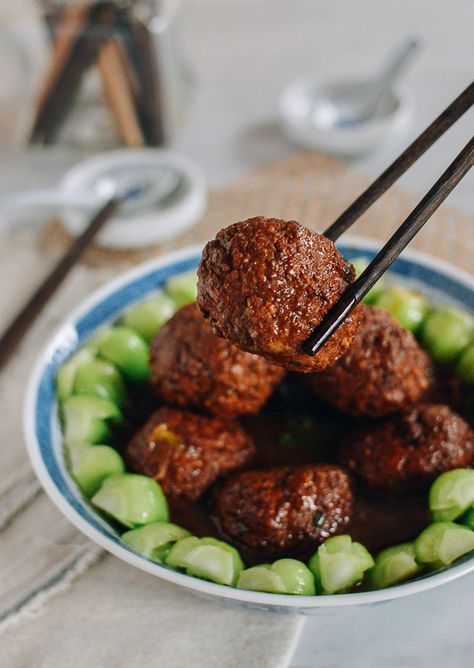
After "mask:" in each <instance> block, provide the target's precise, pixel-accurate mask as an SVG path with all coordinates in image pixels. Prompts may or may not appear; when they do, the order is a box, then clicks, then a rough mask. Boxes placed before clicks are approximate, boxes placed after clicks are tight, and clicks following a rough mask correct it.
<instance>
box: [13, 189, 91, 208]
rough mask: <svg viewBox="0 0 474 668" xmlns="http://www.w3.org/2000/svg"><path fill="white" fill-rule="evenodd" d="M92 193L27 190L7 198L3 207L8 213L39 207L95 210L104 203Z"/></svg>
mask: <svg viewBox="0 0 474 668" xmlns="http://www.w3.org/2000/svg"><path fill="white" fill-rule="evenodd" d="M103 201H104V200H100V199H99V198H97V197H96V196H94V194H93V193H91V192H82V193H81V192H74V193H72V192H71V193H66V192H61V191H60V190H52V189H51V190H47V189H44V190H41V189H37V190H27V191H25V192H20V193H14V194H12V195H9V196H8V197H6V198H5V199H4V200H3V202H2V207H3V208H4V209H5V210H7V211H8V212H13V211H16V210H18V209H36V208H37V207H48V208H57V207H61V206H64V207H73V208H80V209H93V208H95V207H97V206H99V205H100V204H101V203H103Z"/></svg>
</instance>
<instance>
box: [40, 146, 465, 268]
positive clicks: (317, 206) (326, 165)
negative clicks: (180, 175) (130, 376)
mask: <svg viewBox="0 0 474 668" xmlns="http://www.w3.org/2000/svg"><path fill="white" fill-rule="evenodd" d="M370 181H371V178H370V177H368V176H367V175H363V174H360V173H359V172H357V171H355V170H354V169H353V168H352V167H350V166H348V165H346V164H345V163H342V162H340V161H339V160H336V159H334V158H331V157H328V156H324V155H320V154H318V153H314V152H312V151H302V152H298V153H295V154H293V155H292V156H290V157H288V158H286V159H284V160H282V161H279V162H276V163H273V164H270V165H267V166H264V167H262V168H260V169H258V170H257V171H255V172H252V173H251V174H249V175H247V176H245V177H244V178H243V179H240V180H238V181H236V182H234V183H233V184H231V185H229V186H227V187H224V188H221V189H219V190H216V191H214V192H212V193H211V196H210V201H209V208H208V211H207V213H206V215H205V217H204V218H203V220H202V221H201V222H200V223H199V225H197V226H196V227H194V228H193V229H192V230H190V231H189V232H188V233H186V234H184V235H182V236H180V237H179V238H177V239H174V240H173V241H172V242H168V243H166V244H162V245H160V246H156V247H150V248H147V249H145V250H140V251H138V252H136V251H134V252H122V251H120V252H119V251H109V250H104V249H99V248H96V247H94V248H91V249H90V251H89V252H88V254H87V256H86V258H85V261H86V263H87V264H89V265H92V266H97V265H103V264H114V263H119V264H120V263H124V264H129V263H136V262H139V261H141V260H144V259H146V258H149V257H153V256H156V255H157V254H161V253H163V252H166V251H168V250H171V249H174V248H176V247H178V246H184V245H186V244H189V243H196V242H199V241H206V240H208V239H210V238H212V237H213V236H214V235H215V233H216V232H217V231H218V230H219V229H220V228H221V227H224V226H226V225H229V224H230V223H233V222H236V221H238V220H243V219H245V218H248V217H250V216H255V215H263V216H272V217H276V218H283V219H288V220H289V219H295V220H297V221H299V222H300V223H302V224H304V225H306V226H307V227H310V228H313V229H316V230H319V231H321V230H323V229H325V228H326V226H327V225H329V224H330V223H331V222H332V221H333V220H334V219H335V218H336V217H337V216H338V215H339V214H340V213H341V212H342V211H343V210H344V209H345V208H346V207H347V205H348V204H350V203H351V202H352V201H353V200H354V199H355V198H356V197H357V196H358V195H359V194H360V193H361V191H362V190H363V189H364V188H365V187H366V186H367V185H368V184H369V183H370ZM415 201H416V198H415V197H414V196H412V195H410V194H408V193H407V192H405V191H404V190H402V189H400V188H397V187H394V188H392V189H391V190H390V191H388V192H387V193H386V194H385V195H384V197H382V198H381V199H380V200H379V201H378V202H377V203H376V204H375V205H374V206H373V207H372V208H371V209H370V210H369V211H367V212H366V214H365V215H364V216H363V217H362V218H361V219H360V220H359V221H358V222H357V223H356V224H355V225H354V227H353V228H352V230H351V233H353V234H357V235H360V236H369V237H373V238H375V239H380V240H386V239H387V238H388V237H389V236H390V234H391V233H392V232H393V231H394V230H395V228H396V227H397V226H398V225H399V224H400V223H401V222H402V220H403V219H404V218H405V217H406V215H407V214H408V213H409V211H410V210H411V209H412V208H413V205H414V204H415ZM67 241H68V239H67V235H66V234H65V232H64V231H63V230H62V228H61V227H60V226H59V225H57V224H56V225H52V226H50V227H49V228H48V230H47V233H46V236H45V239H44V242H45V243H46V244H47V245H50V244H51V243H52V244H54V245H57V244H66V243H67ZM410 247H412V248H416V249H418V250H422V251H424V252H426V253H430V254H432V255H435V256H438V257H440V258H443V259H445V260H448V261H450V262H452V263H453V264H454V265H456V266H458V267H461V268H463V269H466V270H468V271H469V270H471V271H472V268H473V264H474V262H473V258H474V218H473V217H472V216H468V215H466V214H464V213H462V212H460V211H458V210H456V209H453V208H450V207H447V206H445V207H441V208H440V209H439V210H438V212H437V213H436V214H435V215H434V216H433V217H432V219H431V220H430V221H429V222H428V223H427V224H426V226H425V228H424V229H423V230H422V231H421V232H420V233H419V234H418V236H417V237H416V238H415V239H414V240H413V242H412V243H411V246H410Z"/></svg>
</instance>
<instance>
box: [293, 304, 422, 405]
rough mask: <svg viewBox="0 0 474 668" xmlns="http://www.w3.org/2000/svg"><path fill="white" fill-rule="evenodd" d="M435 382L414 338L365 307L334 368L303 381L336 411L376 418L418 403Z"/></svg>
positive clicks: (376, 310)
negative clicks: (349, 341)
mask: <svg viewBox="0 0 474 668" xmlns="http://www.w3.org/2000/svg"><path fill="white" fill-rule="evenodd" d="M433 376H434V372H433V367H432V364H431V360H430V358H429V357H428V355H427V354H426V353H425V352H424V351H423V350H422V349H421V348H420V346H419V345H418V343H417V341H416V339H415V337H414V336H413V334H412V333H411V332H408V331H407V330H405V329H403V328H402V327H400V325H399V324H398V322H397V321H396V320H395V319H394V318H393V317H392V316H391V315H390V314H389V313H387V312H386V311H384V310H382V309H379V308H374V307H372V306H364V307H363V315H362V323H361V326H360V329H359V332H358V333H357V334H356V336H355V339H354V342H353V344H352V345H351V347H350V348H349V350H348V351H347V352H346V353H345V354H344V355H343V356H342V357H340V358H339V359H338V360H337V362H336V363H335V364H334V365H333V366H332V367H330V368H328V369H325V370H324V371H321V372H319V373H315V374H311V375H305V376H304V377H303V380H304V382H305V383H306V384H307V386H308V387H309V388H310V389H311V390H312V391H313V392H314V394H316V395H317V396H319V397H321V398H322V399H324V400H325V401H326V402H327V403H328V404H330V405H331V406H333V407H334V408H338V409H339V410H341V411H344V412H346V413H350V414H351V415H368V416H371V417H379V416H382V415H388V414H389V413H393V412H395V411H398V410H400V409H402V408H404V407H407V406H410V405H412V404H413V403H414V402H418V401H420V400H422V399H423V397H424V395H425V394H426V393H427V392H428V390H429V389H430V388H431V387H432V385H433Z"/></svg>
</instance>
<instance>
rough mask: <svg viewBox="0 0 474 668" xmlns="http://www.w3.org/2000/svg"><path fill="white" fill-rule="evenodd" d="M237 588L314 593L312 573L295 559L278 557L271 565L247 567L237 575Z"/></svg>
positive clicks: (282, 592)
mask: <svg viewBox="0 0 474 668" xmlns="http://www.w3.org/2000/svg"><path fill="white" fill-rule="evenodd" d="M237 589H250V590H252V591H265V592H270V593H273V594H295V595H300V596H313V595H314V594H315V593H316V592H315V586H314V577H313V574H312V573H311V571H310V570H309V568H308V567H307V566H305V564H303V562H302V561H298V560H297V559H279V560H278V561H275V562H274V563H273V564H271V565H270V564H261V565H259V566H253V567H252V568H247V569H245V570H244V571H242V572H241V573H240V575H239V579H238V581H237Z"/></svg>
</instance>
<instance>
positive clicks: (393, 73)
mask: <svg viewBox="0 0 474 668" xmlns="http://www.w3.org/2000/svg"><path fill="white" fill-rule="evenodd" d="M419 48H420V43H419V41H418V40H416V39H414V38H413V37H411V38H409V39H407V40H406V41H405V42H403V44H402V45H401V46H400V47H398V49H397V50H396V51H395V53H394V54H393V56H392V57H391V58H390V59H389V60H388V62H387V63H386V64H385V65H384V66H383V67H382V69H381V71H380V72H379V73H378V74H377V75H376V76H375V79H374V80H373V81H372V84H371V88H372V87H373V88H374V90H376V91H377V93H380V91H382V90H384V89H385V88H387V87H388V86H389V85H390V84H391V83H393V81H395V79H397V78H398V77H399V76H400V74H401V73H402V71H403V70H404V69H405V67H406V66H407V65H408V63H409V61H410V60H411V58H412V56H413V55H414V53H415V52H416V51H417V50H418V49H419Z"/></svg>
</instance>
